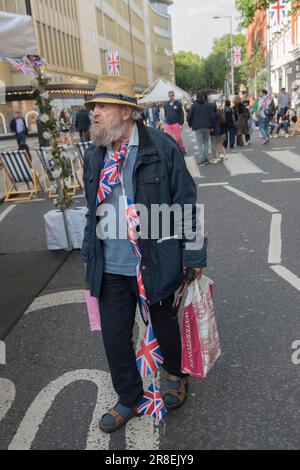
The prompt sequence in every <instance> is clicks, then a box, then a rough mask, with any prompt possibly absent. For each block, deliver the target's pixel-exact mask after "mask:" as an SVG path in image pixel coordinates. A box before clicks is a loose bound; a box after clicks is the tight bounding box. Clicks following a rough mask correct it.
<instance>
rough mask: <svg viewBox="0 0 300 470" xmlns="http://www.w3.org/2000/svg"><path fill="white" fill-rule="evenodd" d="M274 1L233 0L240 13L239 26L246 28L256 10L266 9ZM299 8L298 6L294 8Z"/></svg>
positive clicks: (290, 0) (291, 0) (289, 0)
mask: <svg viewBox="0 0 300 470" xmlns="http://www.w3.org/2000/svg"><path fill="white" fill-rule="evenodd" d="M287 1H288V2H289V3H291V2H292V3H294V0H287ZM272 3H274V0H235V5H236V8H237V10H238V11H239V13H240V14H241V17H242V21H241V26H242V27H245V28H247V27H248V26H249V25H250V24H251V23H252V21H253V18H254V16H255V12H256V10H266V9H267V8H269V6H270V5H271V4H272ZM297 9H299V6H297V7H295V8H294V10H297Z"/></svg>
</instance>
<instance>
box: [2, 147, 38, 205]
mask: <svg viewBox="0 0 300 470" xmlns="http://www.w3.org/2000/svg"><path fill="white" fill-rule="evenodd" d="M0 158H1V161H2V164H3V167H4V173H3V183H4V192H5V194H6V197H5V202H10V201H29V200H31V199H32V198H33V195H34V194H37V193H38V187H40V189H41V190H42V191H43V189H42V186H41V183H40V181H39V177H38V174H37V172H36V170H35V168H34V165H33V163H32V161H31V159H30V157H29V156H28V154H27V152H26V151H25V150H7V151H5V152H1V154H0ZM7 183H8V184H9V187H8V186H7ZM24 186H26V188H24Z"/></svg>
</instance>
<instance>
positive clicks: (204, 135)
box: [196, 129, 209, 165]
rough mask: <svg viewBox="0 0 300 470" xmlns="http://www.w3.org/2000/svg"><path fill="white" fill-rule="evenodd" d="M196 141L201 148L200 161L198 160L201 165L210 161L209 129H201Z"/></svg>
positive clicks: (197, 132) (197, 133)
mask: <svg viewBox="0 0 300 470" xmlns="http://www.w3.org/2000/svg"><path fill="white" fill-rule="evenodd" d="M196 139H197V142H198V147H199V159H197V163H198V165H201V164H202V163H204V162H205V160H208V149H209V129H199V130H198V131H196Z"/></svg>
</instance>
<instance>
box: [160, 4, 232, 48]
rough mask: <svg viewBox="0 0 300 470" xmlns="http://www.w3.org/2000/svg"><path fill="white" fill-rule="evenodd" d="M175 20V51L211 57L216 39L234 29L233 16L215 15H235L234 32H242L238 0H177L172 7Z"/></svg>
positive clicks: (173, 20) (171, 10)
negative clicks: (240, 30)
mask: <svg viewBox="0 0 300 470" xmlns="http://www.w3.org/2000/svg"><path fill="white" fill-rule="evenodd" d="M169 13H170V14H171V16H172V23H173V46H174V51H175V52H178V51H190V52H194V53H196V54H199V55H200V56H201V57H207V56H208V55H209V53H210V52H211V49H212V46H213V41H214V39H215V38H220V37H222V36H223V35H224V34H228V33H229V32H230V20H229V18H228V19H226V18H224V19H219V20H214V19H213V17H214V16H224V15H228V16H229V15H232V16H233V24H234V32H238V30H237V27H238V23H239V19H238V12H237V10H236V8H235V0H174V4H173V5H172V6H171V7H169Z"/></svg>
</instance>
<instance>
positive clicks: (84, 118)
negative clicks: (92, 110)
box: [75, 108, 91, 142]
mask: <svg viewBox="0 0 300 470" xmlns="http://www.w3.org/2000/svg"><path fill="white" fill-rule="evenodd" d="M90 127H91V120H90V115H89V112H88V111H87V110H86V109H83V108H81V109H80V110H79V111H78V112H77V114H76V118H75V129H76V131H77V132H79V136H80V142H89V141H90V135H89V130H90Z"/></svg>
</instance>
